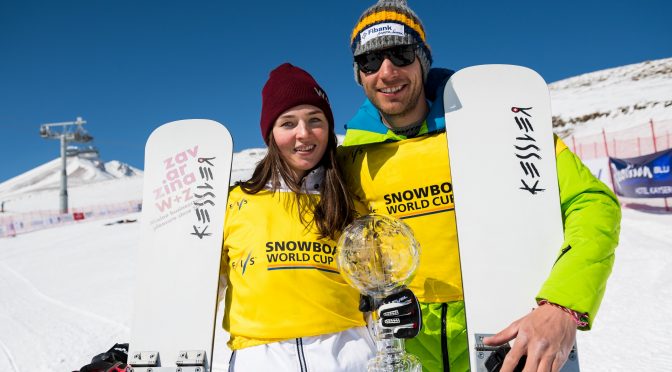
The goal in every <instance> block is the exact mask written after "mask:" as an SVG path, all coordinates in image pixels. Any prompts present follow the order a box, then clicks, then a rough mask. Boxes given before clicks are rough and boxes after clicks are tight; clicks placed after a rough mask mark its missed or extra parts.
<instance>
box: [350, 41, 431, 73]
mask: <svg viewBox="0 0 672 372" xmlns="http://www.w3.org/2000/svg"><path fill="white" fill-rule="evenodd" d="M417 47H418V46H417V45H416V44H411V45H400V46H396V47H393V48H388V49H383V50H374V51H371V52H366V53H364V54H360V55H358V56H355V62H357V66H359V69H360V70H362V72H364V73H365V74H371V73H374V72H376V71H378V69H380V66H381V65H382V64H383V61H385V58H388V59H389V60H390V62H392V63H393V64H394V65H395V66H397V67H404V66H408V65H410V64H411V63H413V62H414V61H415V49H416V48H417Z"/></svg>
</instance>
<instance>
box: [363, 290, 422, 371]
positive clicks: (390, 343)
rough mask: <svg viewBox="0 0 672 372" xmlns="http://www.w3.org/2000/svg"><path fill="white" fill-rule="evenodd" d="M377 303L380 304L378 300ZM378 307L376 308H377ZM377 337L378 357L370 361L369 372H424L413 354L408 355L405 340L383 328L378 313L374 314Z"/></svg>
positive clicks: (373, 319) (390, 330)
mask: <svg viewBox="0 0 672 372" xmlns="http://www.w3.org/2000/svg"><path fill="white" fill-rule="evenodd" d="M375 302H378V300H377V299H376V300H375ZM377 307H378V306H376V308H377ZM371 315H372V321H373V322H374V325H375V326H374V332H375V337H376V347H377V349H378V350H377V353H376V356H375V357H374V358H373V359H371V360H369V364H368V366H367V371H368V372H422V365H421V364H420V361H419V360H418V358H417V357H416V356H415V355H413V354H407V353H406V350H405V348H404V340H403V339H401V338H396V337H394V332H393V331H392V329H389V328H383V327H382V326H381V325H380V323H379V321H378V320H379V319H378V313H377V312H376V311H374V312H373V313H372V314H371Z"/></svg>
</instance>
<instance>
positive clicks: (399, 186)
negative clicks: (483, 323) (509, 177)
mask: <svg viewBox="0 0 672 372" xmlns="http://www.w3.org/2000/svg"><path fill="white" fill-rule="evenodd" d="M339 162H340V164H341V167H342V169H343V172H344V173H345V178H346V183H347V185H348V187H349V188H350V190H351V192H352V193H353V196H354V197H355V198H356V199H357V200H358V201H360V202H362V203H364V204H365V205H366V206H367V208H368V209H369V211H371V212H376V213H380V214H387V215H391V216H394V217H397V218H400V219H402V220H403V221H404V222H406V224H408V225H409V226H410V227H411V228H412V229H413V232H414V234H415V238H416V239H417V240H418V242H420V248H421V250H422V254H421V255H420V266H419V268H418V271H417V273H416V275H415V279H414V280H413V282H412V283H411V285H410V288H411V290H413V292H414V293H415V295H416V296H417V297H418V299H419V300H420V301H422V302H448V301H455V300H461V299H462V280H461V273H460V260H459V253H458V249H457V238H456V228H455V211H454V199H453V185H452V183H451V178H450V163H449V160H448V146H447V143H446V135H445V133H438V134H432V135H426V136H422V137H416V138H411V139H407V140H403V141H397V142H388V143H378V144H372V145H362V146H355V147H340V148H339Z"/></svg>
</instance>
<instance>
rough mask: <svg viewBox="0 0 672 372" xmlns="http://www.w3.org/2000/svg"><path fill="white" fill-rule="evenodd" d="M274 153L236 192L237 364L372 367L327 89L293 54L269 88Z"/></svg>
mask: <svg viewBox="0 0 672 372" xmlns="http://www.w3.org/2000/svg"><path fill="white" fill-rule="evenodd" d="M261 134H262V136H263V139H264V141H265V142H266V144H267V145H268V153H267V155H266V157H265V158H264V159H263V160H262V161H261V162H260V163H259V164H258V165H257V167H256V169H255V171H254V174H253V175H252V177H251V178H250V179H249V180H248V181H245V182H241V183H239V184H238V185H236V187H234V188H233V189H232V190H231V191H230V193H229V207H228V210H227V217H226V218H227V220H226V226H225V229H224V247H223V250H224V252H223V253H224V254H223V263H222V270H223V272H222V277H223V280H226V281H227V282H228V288H227V293H226V310H225V317H224V328H225V329H226V330H227V331H228V332H229V333H230V335H231V338H230V340H229V343H228V345H229V347H230V348H231V349H232V350H233V354H232V356H231V361H230V371H267V370H273V371H363V370H366V362H367V360H368V359H370V358H371V357H372V356H373V354H374V348H375V347H374V344H373V340H372V339H371V336H370V335H369V333H368V331H367V329H366V327H365V321H364V318H363V315H362V313H361V312H359V310H358V304H359V294H358V292H357V291H356V290H355V289H352V288H351V287H349V286H348V284H346V283H345V282H344V280H343V279H342V277H341V276H340V274H339V271H338V267H337V264H336V255H335V254H336V241H335V240H336V238H337V235H338V234H339V232H340V231H341V230H342V229H343V228H344V227H345V226H346V225H347V224H348V223H349V222H350V221H351V220H352V218H353V206H352V202H351V201H350V199H349V198H348V195H347V192H346V189H345V186H344V184H343V181H342V179H341V175H340V172H339V169H338V167H337V165H336V146H337V142H336V135H335V133H334V119H333V115H332V112H331V108H330V106H329V102H328V99H327V95H326V94H325V93H324V91H323V90H322V88H320V86H319V85H318V84H317V83H316V82H315V80H314V79H313V78H312V77H311V76H310V75H309V74H308V73H307V72H305V71H304V70H302V69H300V68H297V67H295V66H292V65H291V64H288V63H285V64H283V65H281V66H279V67H277V68H276V69H275V70H273V71H272V72H271V73H270V76H269V79H268V81H267V82H266V85H265V86H264V88H263V90H262V111H261Z"/></svg>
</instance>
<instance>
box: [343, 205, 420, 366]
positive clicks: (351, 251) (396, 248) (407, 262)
mask: <svg viewBox="0 0 672 372" xmlns="http://www.w3.org/2000/svg"><path fill="white" fill-rule="evenodd" d="M337 260H338V266H339V269H340V271H341V275H343V277H344V278H345V280H346V281H347V282H348V283H349V284H350V285H351V286H353V287H354V288H357V289H358V290H359V291H360V292H361V293H364V294H367V295H369V296H371V297H372V298H373V302H374V304H373V305H374V309H377V308H378V307H379V306H380V305H381V303H382V301H383V299H384V298H385V297H386V296H389V295H391V294H394V293H396V292H398V291H401V290H402V289H403V288H404V286H405V285H406V284H408V283H410V282H411V280H412V279H413V275H414V274H415V270H416V269H417V267H418V263H419V260H420V245H419V244H418V242H417V241H416V240H415V238H414V236H413V232H412V231H411V229H410V228H409V227H408V226H407V225H406V224H405V223H404V222H402V221H401V220H398V219H396V218H394V217H390V216H384V215H379V214H370V215H367V216H364V217H361V218H358V219H356V220H355V221H353V222H352V223H351V224H350V225H348V226H347V227H346V228H345V230H344V231H343V234H342V235H341V238H340V239H339V241H338V254H337ZM372 316H373V321H374V322H375V327H374V329H375V338H376V346H377V350H378V351H377V353H376V356H375V357H374V358H373V359H371V360H369V363H368V368H367V370H368V372H421V371H422V366H421V364H420V361H419V360H418V358H417V357H416V356H415V355H412V354H407V353H406V352H405V350H404V340H403V339H399V338H396V337H394V335H393V330H392V329H390V328H383V327H382V326H381V325H380V322H379V321H378V313H377V312H376V311H373V312H372Z"/></svg>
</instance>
